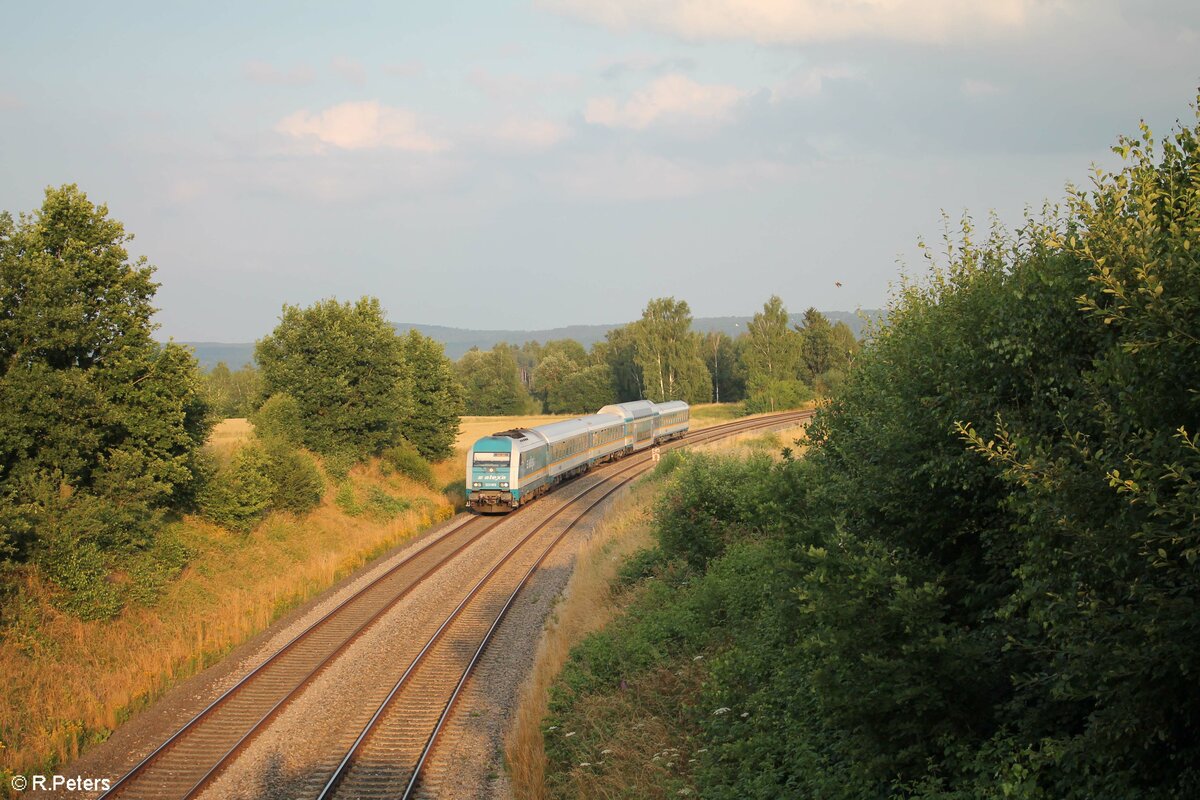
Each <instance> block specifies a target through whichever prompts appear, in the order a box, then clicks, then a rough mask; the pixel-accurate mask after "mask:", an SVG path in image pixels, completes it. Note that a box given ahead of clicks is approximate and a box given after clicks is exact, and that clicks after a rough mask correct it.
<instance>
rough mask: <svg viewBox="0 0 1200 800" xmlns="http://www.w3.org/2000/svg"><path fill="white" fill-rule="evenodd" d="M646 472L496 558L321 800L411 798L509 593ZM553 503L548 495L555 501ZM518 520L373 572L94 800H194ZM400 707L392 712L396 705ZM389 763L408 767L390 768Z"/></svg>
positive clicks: (693, 437) (633, 467)
mask: <svg viewBox="0 0 1200 800" xmlns="http://www.w3.org/2000/svg"><path fill="white" fill-rule="evenodd" d="M811 414H812V412H793V413H790V414H780V415H773V416H771V417H758V418H754V419H750V420H739V421H737V422H732V423H727V424H723V425H715V426H711V427H709V428H702V429H700V430H698V431H695V432H694V433H691V434H689V435H687V436H685V437H684V438H683V439H681V440H678V441H676V442H672V443H670V444H668V445H664V449H673V448H674V447H679V446H684V445H690V444H701V443H705V442H709V441H715V440H717V439H721V438H725V437H728V436H733V435H737V434H739V433H744V432H748V431H754V430H758V429H762V428H770V427H775V426H779V425H783V424H794V423H796V422H799V421H801V420H803V419H806V418H807V417H809V416H811ZM649 460H650V459H649V457H648V456H647V455H645V454H644V453H642V454H638V455H635V456H632V457H630V458H627V459H623V460H621V461H618V462H615V463H614V464H613V465H606V466H605V467H602V468H599V469H597V470H594V471H593V472H591V473H588V474H590V475H593V476H598V477H599V478H600V480H599V481H597V482H596V483H594V484H593V485H591V486H589V487H587V488H585V489H583V490H581V491H579V492H577V493H576V494H574V495H573V496H571V497H569V498H567V499H566V501H565V502H564V503H563V505H562V506H561V507H560V508H558V509H556V510H554V511H553V512H551V513H550V514H549V515H548V516H547V517H546V518H545V519H544V520H542V521H541V522H540V523H539V524H538V525H536V526H535V527H534V528H533V529H532V530H530V531H529V532H527V533H526V534H525V535H524V536H523V537H522V538H521V539H520V540H519V541H518V543H517V544H515V545H514V546H513V547H512V548H510V549H509V550H508V552H507V553H506V554H505V555H504V556H503V557H502V558H501V559H500V561H498V562H497V563H496V564H495V565H494V566H493V567H492V569H491V570H490V571H489V572H488V573H487V575H485V576H484V578H483V579H481V580H480V581H479V582H478V583H477V584H476V585H475V586H474V587H473V588H472V590H471V591H470V592H469V593H468V595H467V597H465V598H464V599H463V601H462V602H461V603H460V604H459V606H458V607H457V608H456V609H455V610H454V611H453V612H452V613H451V615H450V616H449V617H448V618H447V619H446V621H445V622H444V623H443V624H442V625H441V626H440V627H439V628H438V629H437V630H436V632H435V633H434V634H433V636H432V637H431V638H430V639H429V641H428V643H427V644H426V645H425V647H424V648H422V649H421V650H420V651H419V652H418V653H417V655H416V657H415V658H414V659H413V660H412V662H411V663H410V664H409V666H408V668H407V669H406V670H405V671H404V673H403V674H402V675H401V677H400V679H399V680H397V681H396V683H395V686H394V688H393V690H392V692H391V693H390V694H389V695H388V696H387V699H385V701H384V702H383V703H382V704H380V706H379V708H378V709H377V711H376V713H375V715H374V716H373V717H372V718H371V720H370V721H369V722H368V724H367V725H366V727H365V728H364V729H363V730H362V733H361V734H360V735H359V737H358V739H357V740H355V742H354V743H353V745H351V746H350V749H349V751H348V752H347V753H346V755H345V757H344V758H342V759H341V761H340V762H339V763H338V764H337V767H336V768H335V769H333V771H332V773H331V774H330V777H329V778H328V780H326V781H325V783H324V788H323V789H322V790H321V795H320V796H321V797H322V798H325V797H332V796H338V797H372V796H377V794H378V792H379V791H383V792H385V793H386V792H390V793H388V794H384V795H382V796H389V797H394V796H404V797H409V796H411V794H412V792H413V790H414V789H415V788H417V786H418V778H419V777H420V774H421V766H422V765H423V764H424V763H425V761H426V760H427V758H428V756H429V754H430V752H431V751H432V749H433V747H434V745H435V744H436V741H437V736H438V733H439V732H440V731H441V730H442V729H443V727H444V724H445V722H446V720H447V718H448V716H449V714H450V712H451V710H452V708H453V703H454V701H455V699H457V696H458V693H459V692H460V691H461V689H462V687H463V685H464V684H465V682H466V680H467V678H468V676H469V675H470V671H471V669H472V667H473V666H474V664H475V663H476V662H477V661H478V658H479V656H480V655H481V654H482V652H483V650H484V648H485V647H486V645H487V642H488V641H489V639H490V637H491V635H492V633H494V631H495V629H496V628H497V627H498V626H499V623H500V622H501V620H502V619H503V616H504V614H505V613H506V612H507V609H508V607H509V606H510V605H511V603H512V601H513V599H515V597H516V595H517V593H518V592H519V591H520V588H521V587H522V586H524V585H525V583H526V582H527V581H528V579H529V577H530V576H531V575H532V574H533V573H534V571H535V570H536V569H537V566H538V565H539V564H540V563H541V562H542V561H543V560H544V559H545V557H546V556H547V555H548V554H549V553H550V551H551V550H552V549H553V547H554V545H555V544H557V542H559V541H561V539H562V538H563V537H564V536H566V534H567V533H568V532H569V531H570V530H571V529H572V528H573V527H574V526H575V525H576V524H577V523H579V522H580V521H581V520H582V519H583V518H584V516H585V515H586V514H587V513H588V511H590V510H591V509H592V508H594V507H595V506H596V505H598V504H599V503H600V502H602V501H603V500H604V499H606V498H607V497H609V496H610V495H611V494H613V493H614V492H616V491H617V490H618V489H620V488H621V487H622V486H624V485H625V484H626V483H628V482H629V481H630V480H632V479H633V478H634V477H636V476H637V475H639V474H641V473H642V472H644V471H646V470H647V469H649ZM627 473H632V474H627ZM621 476H625V477H623V478H622V477H621ZM618 478H619V480H617V479H618ZM602 487H607V488H606V489H605V490H604V491H603V492H602V493H600V494H599V496H598V497H595V498H593V499H592V501H591V502H590V504H589V505H587V506H586V507H585V508H583V509H582V510H579V508H578V505H577V503H576V501H578V500H580V499H581V498H583V497H584V496H585V495H589V494H593V493H594V492H596V491H598V490H600V489H601V488H602ZM562 492H563V490H562V489H560V490H559V492H558V493H555V494H559V495H561V494H562ZM550 496H551V497H553V496H554V494H552V495H550ZM534 507H535V508H536V507H538V506H537V505H536V504H535V506H534ZM526 508H527V507H522V508H520V509H517V510H516V511H514V512H512V513H510V514H507V515H505V516H501V517H468V518H467V519H465V520H463V521H461V522H459V523H457V524H455V525H453V526H451V527H450V528H449V529H448V530H447V531H446V532H444V533H443V534H442V535H441V536H439V537H437V538H436V539H432V540H431V541H430V542H429V543H428V544H427V545H426V546H424V547H422V548H420V549H418V550H416V551H414V552H413V553H411V554H410V555H408V556H407V557H406V558H404V559H402V560H401V561H399V562H398V563H396V564H394V565H392V566H391V567H389V568H388V569H386V570H384V571H383V572H382V573H381V574H380V575H378V576H377V577H375V578H374V579H373V580H371V581H370V582H368V583H367V584H366V585H365V586H363V587H362V588H360V589H359V590H358V591H356V592H354V593H353V594H352V595H351V596H349V597H347V598H346V599H345V600H343V601H342V602H341V603H339V604H338V605H337V606H335V607H334V608H333V609H332V610H331V611H329V612H328V613H326V614H325V615H323V616H322V617H321V618H320V619H318V620H317V621H315V622H314V623H312V624H311V625H309V626H308V627H307V628H305V629H304V630H303V631H302V632H300V633H299V634H298V635H296V636H295V637H294V638H293V639H291V640H290V641H289V642H287V643H286V644H285V645H284V646H283V647H281V648H279V649H278V650H277V651H275V652H274V653H273V654H271V655H270V656H269V657H268V658H267V659H266V660H265V661H263V662H262V663H261V664H259V665H258V666H257V667H255V668H254V669H253V670H251V671H250V672H249V673H248V674H247V675H246V676H245V677H243V678H242V679H241V680H239V681H238V682H237V683H236V684H234V685H233V686H232V687H230V688H229V689H228V690H226V691H225V692H224V693H223V694H222V695H221V696H220V697H218V698H217V699H216V700H214V701H213V702H212V703H211V704H209V705H208V706H207V707H206V708H205V709H204V710H202V711H201V712H200V713H199V714H197V715H196V716H195V717H193V718H192V719H191V720H190V721H189V722H188V723H187V724H185V725H184V726H183V727H182V728H180V729H179V730H178V731H177V732H176V733H175V734H174V735H172V736H171V737H170V738H169V739H167V740H166V741H165V742H163V744H161V745H160V746H159V747H157V748H156V749H155V750H154V751H153V752H151V753H150V754H149V755H148V756H146V757H145V758H144V759H143V760H142V761H141V762H139V763H138V764H137V765H136V766H134V767H133V768H132V769H131V770H130V771H129V772H128V773H126V774H125V775H124V776H122V777H121V778H120V779H118V780H117V781H116V782H114V783H113V785H112V787H111V788H110V789H109V791H107V792H106V793H105V794H103V795H101V798H102V800H103V799H104V798H116V797H121V798H146V799H147V800H150V799H151V798H153V800H161V799H164V798H181V799H182V798H192V797H195V796H197V795H198V794H200V792H201V791H203V789H204V788H205V787H206V786H207V785H208V784H209V783H210V782H211V781H212V780H213V779H214V778H215V777H216V776H217V775H218V774H219V773H220V772H221V771H222V770H223V769H224V768H225V767H226V766H228V764H229V763H230V762H231V761H232V760H233V759H234V757H235V756H236V755H237V754H238V753H239V752H241V751H242V750H243V749H244V748H245V747H246V746H247V745H248V744H249V742H250V741H251V740H252V739H253V738H254V737H255V736H256V735H257V734H258V733H259V732H261V731H262V730H263V729H264V728H266V727H267V725H268V724H269V723H270V722H271V720H272V719H274V718H275V717H276V716H277V715H278V714H279V713H280V712H281V711H282V710H283V709H284V708H285V707H286V706H287V705H288V703H289V702H291V701H292V700H293V699H295V698H296V697H297V696H298V695H299V694H300V693H301V692H303V690H304V689H305V688H306V687H307V686H309V685H310V684H311V683H312V682H313V681H314V680H315V679H316V677H317V676H318V675H319V674H320V673H321V672H322V671H323V670H324V669H325V668H326V667H327V666H328V665H330V664H331V663H332V662H333V661H335V660H336V659H337V657H338V656H339V655H340V654H342V653H343V652H345V651H346V650H347V649H348V648H349V647H350V646H351V645H352V644H353V643H354V642H356V641H357V640H358V639H359V638H360V637H361V636H362V635H363V634H364V633H365V632H366V631H367V630H368V629H369V628H370V627H371V626H372V625H373V624H374V623H375V622H376V621H377V620H379V619H380V618H381V617H383V616H384V615H386V614H387V612H388V611H389V610H390V609H392V608H393V607H394V606H395V605H396V604H397V603H398V602H400V600H402V599H403V598H404V597H406V596H407V595H408V594H409V593H410V592H411V591H412V590H413V589H414V588H416V587H417V586H418V585H419V584H420V583H421V582H422V581H423V580H424V579H425V578H426V577H427V576H429V575H431V574H433V573H434V572H436V571H437V570H439V569H441V568H442V567H443V566H445V565H447V564H448V563H450V562H451V561H453V560H455V559H456V558H457V557H458V556H459V555H461V554H463V553H464V552H465V551H467V550H468V549H469V548H470V547H471V545H472V544H474V543H476V542H477V541H479V540H480V539H481V538H482V537H483V536H484V535H485V534H487V533H488V532H489V531H490V530H492V529H493V528H495V527H496V526H497V525H499V524H501V523H502V522H505V521H507V520H510V519H513V518H514V517H516V516H517V515H519V514H520V513H522V512H523V511H525V509H526ZM572 511H575V512H577V513H575V515H574V517H573V518H571V519H569V521H568V522H567V524H566V526H565V527H561V528H560V529H558V528H556V527H554V526H552V525H551V523H552V522H554V521H555V520H557V519H558V518H559V517H560V516H561V515H564V514H568V513H569V512H572ZM448 675H453V676H454V677H453V678H447V677H446V676H448ZM401 695H403V697H404V698H405V700H404V703H403V704H401V705H397V703H396V700H397V699H398V697H399V696H401ZM413 698H420V699H419V700H414V699H413ZM397 708H406V709H407V708H411V709H414V712H413V714H412V715H411V716H410V717H405V716H404V715H403V714H397V713H396V712H395V709H397ZM417 709H420V710H419V711H417ZM381 731H382V732H383V733H382V734H381V733H380V732H381ZM413 731H416V733H412V732H413ZM400 743H403V744H400ZM401 752H403V753H406V754H409V753H411V754H412V757H411V758H409V756H408V755H405V756H400V753H401ZM379 753H385V754H387V755H386V756H385V758H387V759H388V761H387V762H386V764H381V763H380V762H379V761H378V760H377V758H376V755H373V754H379ZM397 759H399V761H398V760H397ZM401 763H402V764H407V765H408V766H397V764H401ZM369 765H373V766H369ZM397 788H398V789H399V790H400V792H397V791H396V789H397ZM401 793H402V794H401Z"/></svg>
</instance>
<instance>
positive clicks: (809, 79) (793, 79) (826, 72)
mask: <svg viewBox="0 0 1200 800" xmlns="http://www.w3.org/2000/svg"><path fill="white" fill-rule="evenodd" d="M860 75H861V73H860V72H859V70H857V69H852V68H850V67H845V66H834V67H813V68H811V69H804V70H798V71H796V72H793V73H791V74H790V75H788V76H787V77H786V78H785V79H784V80H783V81H782V82H781V83H779V84H778V85H776V86H774V87H772V89H771V100H772V102H776V103H778V102H782V101H785V100H793V99H796V98H801V97H815V96H816V95H819V94H820V93H821V90H822V89H824V88H825V83H826V82H827V81H831V80H846V79H849V78H857V77H859V76H860Z"/></svg>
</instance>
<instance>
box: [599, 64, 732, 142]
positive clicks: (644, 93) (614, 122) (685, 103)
mask: <svg viewBox="0 0 1200 800" xmlns="http://www.w3.org/2000/svg"><path fill="white" fill-rule="evenodd" d="M744 96H745V92H743V91H742V90H740V89H738V88H736V87H733V86H721V85H713V84H702V83H696V82H695V81H693V80H691V79H690V78H686V77H684V76H683V75H675V74H673V75H664V76H663V77H661V78H659V79H657V80H655V81H652V82H651V83H650V84H649V85H647V86H646V87H645V88H643V89H641V90H639V91H637V92H634V94H633V95H632V96H631V97H630V98H629V99H628V100H627V101H625V103H624V104H622V103H619V102H618V101H617V100H616V99H614V98H612V97H597V98H593V99H591V100H589V101H588V103H587V108H586V109H585V111H584V115H583V116H584V119H586V120H587V121H588V122H589V123H591V124H593V125H604V126H606V127H609V128H632V129H634V130H644V129H646V128H649V127H650V126H652V125H657V124H661V123H667V124H671V123H681V122H724V121H725V120H727V119H728V118H729V116H730V115H731V112H732V111H733V107H734V106H735V105H736V104H737V103H738V101H739V100H741V99H742V98H743V97H744Z"/></svg>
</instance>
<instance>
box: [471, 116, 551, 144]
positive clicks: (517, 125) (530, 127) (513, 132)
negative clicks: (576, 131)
mask: <svg viewBox="0 0 1200 800" xmlns="http://www.w3.org/2000/svg"><path fill="white" fill-rule="evenodd" d="M569 134H570V129H569V128H567V126H566V125H562V124H560V123H558V122H553V121H551V120H543V119H528V118H518V117H511V118H509V119H507V120H505V121H503V122H501V123H500V124H499V125H497V126H496V127H495V128H494V129H492V131H491V134H490V137H489V138H491V140H492V141H493V142H494V143H496V144H498V145H500V146H501V147H504V148H507V149H513V150H545V149H547V148H550V147H553V146H554V145H556V144H558V143H559V142H561V141H563V140H564V139H566V138H567V136H568V135H569Z"/></svg>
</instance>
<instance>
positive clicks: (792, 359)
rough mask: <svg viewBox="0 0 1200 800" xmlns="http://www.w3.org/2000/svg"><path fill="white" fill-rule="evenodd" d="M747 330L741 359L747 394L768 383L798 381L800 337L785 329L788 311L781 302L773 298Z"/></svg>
mask: <svg viewBox="0 0 1200 800" xmlns="http://www.w3.org/2000/svg"><path fill="white" fill-rule="evenodd" d="M747 328H748V330H747V333H746V348H745V350H744V352H743V355H742V358H743V360H744V363H745V366H746V379H747V382H748V383H749V385H750V391H751V392H754V391H755V389H756V387H759V386H761V385H763V384H767V383H771V382H779V381H786V380H797V379H798V373H799V369H800V337H799V336H798V335H797V334H796V332H795V331H794V330H792V329H791V328H790V327H789V326H788V311H787V308H786V307H784V305H783V301H782V300H780V299H779V297H778V296H777V295H772V296H771V299H769V300H768V301H767V302H766V303H764V304H763V310H762V311H760V312H759V313H757V314H755V315H754V318H753V319H751V320H750V324H749V325H748V326H747Z"/></svg>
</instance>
